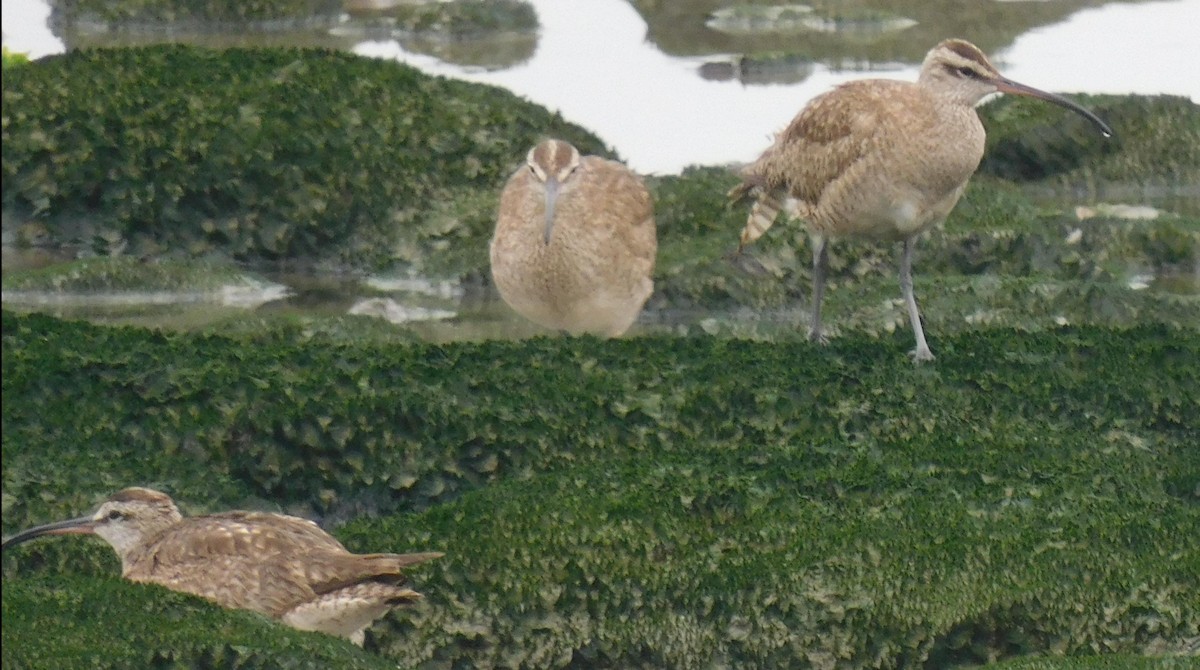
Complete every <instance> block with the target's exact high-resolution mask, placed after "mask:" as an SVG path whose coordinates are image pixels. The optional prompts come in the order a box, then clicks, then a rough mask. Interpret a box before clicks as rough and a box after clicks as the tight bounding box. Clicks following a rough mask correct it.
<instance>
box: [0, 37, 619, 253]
mask: <svg viewBox="0 0 1200 670" xmlns="http://www.w3.org/2000/svg"><path fill="white" fill-rule="evenodd" d="M4 110H5V112H4V115H5V124H4V132H3V134H4V138H3V139H4V146H5V151H4V159H3V171H4V190H3V203H4V207H5V208H6V209H7V210H9V211H12V212H16V213H17V214H18V215H22V214H23V215H24V216H33V217H35V218H37V219H41V220H44V221H45V223H46V225H47V226H48V227H49V228H50V229H51V235H52V237H53V239H54V240H56V241H58V242H60V243H63V242H68V243H69V242H75V243H79V244H82V245H83V246H90V244H91V242H92V240H94V239H96V238H98V237H99V238H102V239H106V240H118V241H121V242H122V243H124V244H128V250H129V252H130V253H134V254H141V253H143V252H145V253H153V254H159V253H162V252H163V248H164V247H165V248H169V249H171V250H173V251H174V252H175V253H184V254H188V255H203V254H206V253H210V252H212V251H220V252H221V253H224V254H227V255H228V256H230V257H232V258H235V259H244V260H254V259H259V260H262V259H268V260H270V259H283V258H286V259H289V260H292V261H296V262H303V261H304V260H305V259H308V260H310V261H311V260H313V259H333V260H336V261H339V262H341V263H343V264H345V265H349V266H353V267H377V266H380V265H384V264H388V263H393V262H401V263H402V262H406V261H410V260H412V258H411V257H408V256H405V255H403V254H402V253H400V252H398V251H397V250H396V248H395V243H394V242H395V237H396V230H397V228H398V227H401V226H404V225H420V222H421V220H422V217H423V216H424V215H425V213H426V212H427V210H428V208H429V207H430V205H431V204H433V203H437V202H439V201H440V200H442V199H444V198H447V197H450V196H451V195H452V194H453V193H455V192H456V189H461V188H464V187H469V188H475V189H483V190H486V191H491V190H497V189H498V188H499V186H500V184H502V183H503V180H504V179H505V178H506V177H507V176H508V175H509V173H510V172H511V171H512V170H513V169H514V168H515V167H516V165H517V164H519V162H520V160H521V157H522V156H524V154H525V152H526V151H528V148H529V147H530V146H532V145H533V144H534V143H536V142H537V141H538V140H539V139H541V138H543V137H545V136H557V137H561V138H563V139H566V140H568V141H571V142H573V143H575V144H576V145H577V146H578V147H579V149H580V150H581V151H583V152H586V153H601V154H605V155H611V154H610V153H609V152H607V151H606V149H605V148H604V147H603V145H602V144H601V143H600V142H599V141H598V140H596V139H595V137H594V136H592V135H591V134H589V133H587V132H586V131H584V130H582V129H581V128H579V127H578V126H575V125H573V124H570V123H568V122H566V121H564V120H563V119H562V118H561V117H559V116H557V115H554V114H551V113H549V112H547V111H546V110H545V109H543V108H541V107H539V106H536V105H533V104H532V103H528V102H525V101H523V100H520V99H519V98H517V97H516V96H514V95H512V94H510V93H508V92H506V91H503V90H500V89H498V88H494V87H490V86H483V85H478V84H470V83H465V82H457V81H451V80H447V79H442V78H436V77H430V76H427V75H423V74H421V73H419V72H417V71H416V70H415V69H413V68H410V67H407V66H404V65H400V64H397V63H390V62H383V61H377V60H371V59H366V58H360V57H356V56H352V55H347V54H342V53H336V52H329V51H323V50H303V49H261V50H246V49H228V50H224V51H213V50H206V49H198V48H191V47H180V46H157V47H148V48H139V49H117V50H95V51H84V52H73V53H71V54H68V55H65V56H55V57H49V58H45V59H40V60H38V61H36V62H34V63H31V64H30V65H29V66H28V67H21V68H14V69H12V71H11V72H6V76H5V78H4ZM18 218H21V217H20V216H18ZM414 222H415V223H414Z"/></svg>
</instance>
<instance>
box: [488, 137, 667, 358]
mask: <svg viewBox="0 0 1200 670" xmlns="http://www.w3.org/2000/svg"><path fill="white" fill-rule="evenodd" d="M657 250H658V242H657V237H656V234H655V228H654V205H653V203H652V202H651V199H650V193H649V192H648V191H647V190H646V187H645V185H644V184H643V183H642V180H641V178H639V177H638V176H637V175H635V174H634V173H633V172H632V171H630V170H629V169H628V168H626V167H625V166H624V165H621V164H620V163H617V162H615V161H610V160H606V159H604V158H599V157H597V156H580V155H579V151H578V150H577V149H576V148H575V147H573V146H571V145H570V144H569V143H567V142H564V141H562V140H553V139H551V140H545V141H543V142H541V143H539V144H538V145H537V146H535V147H533V148H532V149H530V150H529V153H528V155H526V157H525V165H523V166H522V167H521V168H519V169H518V170H517V171H516V172H515V173H513V175H512V177H510V178H509V180H508V183H507V184H506V185H505V187H504V191H503V193H501V195H500V209H499V212H498V214H497V217H496V232H495V235H494V236H493V237H492V243H491V263H492V278H493V279H494V280H495V282H496V288H497V289H499V291H500V297H502V298H503V299H504V301H505V302H506V303H508V305H509V306H510V307H512V308H513V310H514V311H516V312H517V313H518V314H520V315H522V316H524V317H525V318H527V319H529V320H530V321H533V322H535V323H538V324H541V325H542V326H545V327H547V328H553V329H556V330H565V331H567V332H570V333H573V334H578V333H595V334H598V335H603V336H607V337H615V336H618V335H620V334H622V333H624V332H625V331H626V330H628V329H629V327H630V326H631V325H633V322H634V321H635V320H636V319H637V316H638V313H639V312H641V310H642V306H643V305H645V304H646V299H647V298H649V297H650V293H651V292H652V291H653V290H654V282H653V280H652V279H651V277H650V276H651V273H653V271H654V259H655V253H656V252H657Z"/></svg>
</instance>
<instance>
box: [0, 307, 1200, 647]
mask: <svg viewBox="0 0 1200 670" xmlns="http://www.w3.org/2000/svg"><path fill="white" fill-rule="evenodd" d="M3 333H4V347H3V370H4V374H3V376H2V379H0V383H2V384H3V393H4V397H5V402H4V403H3V425H4V434H5V439H4V442H3V461H4V464H5V466H4V471H3V477H4V492H5V495H4V529H5V532H6V533H7V532H12V531H13V530H15V529H17V528H21V527H25V526H28V525H30V524H32V523H36V522H41V521H45V520H48V519H54V518H64V517H67V516H71V515H75V514H78V513H80V512H81V511H82V510H86V509H90V508H92V507H93V506H94V503H95V500H96V499H98V498H99V497H102V496H104V495H107V494H109V493H111V491H112V490H114V489H116V488H118V487H120V486H124V485H128V484H147V485H153V486H156V487H158V488H161V489H164V490H167V491H170V492H171V493H172V494H173V496H174V497H175V498H177V499H178V500H180V502H181V503H182V504H184V506H185V508H187V511H188V512H189V513H199V512H203V511H206V510H212V509H229V508H258V509H277V510H283V511H288V512H292V513H302V514H308V515H314V514H315V515H316V516H318V517H324V518H323V520H324V522H325V523H326V525H327V526H328V527H330V528H331V529H332V530H333V532H334V533H335V534H336V535H337V536H338V537H339V538H340V539H342V540H343V541H344V542H345V543H346V544H347V545H348V547H350V548H351V549H352V550H354V551H402V550H409V549H412V548H421V549H428V550H438V551H445V552H446V554H447V555H446V557H445V559H443V560H441V561H438V562H436V564H430V566H428V568H422V569H421V570H419V571H414V572H415V574H414V575H413V579H414V582H415V583H416V584H418V585H419V588H420V590H421V591H422V592H423V593H424V594H425V595H426V599H425V601H424V604H423V605H421V606H420V607H417V608H414V609H409V610H402V611H400V612H398V613H396V614H394V615H392V616H391V617H389V618H388V619H387V620H386V621H385V622H383V623H381V624H380V625H378V626H376V627H375V628H374V629H373V631H372V634H371V639H372V640H373V641H372V642H371V644H370V645H369V647H371V648H376V649H377V650H378V652H379V653H380V654H382V655H383V656H385V657H386V659H387V661H388V662H389V663H393V664H398V665H400V666H401V667H429V666H451V667H453V666H460V665H476V666H486V667H493V666H501V665H502V666H508V667H530V668H542V667H558V666H561V665H562V664H563V663H564V662H566V661H567V660H571V662H575V663H578V664H585V665H589V666H600V667H707V666H710V665H714V664H717V665H719V664H725V665H731V666H738V667H751V666H758V667H799V668H804V667H826V666H827V665H828V660H829V659H831V658H838V659H842V661H841V662H842V664H843V665H844V666H845V667H851V668H855V667H863V668H867V667H878V666H879V665H885V666H889V665H890V666H899V665H910V664H919V665H926V664H928V665H930V666H941V667H948V666H953V665H961V664H972V663H980V662H984V661H988V660H997V659H1005V658H1011V657H1015V656H1021V655H1028V654H1069V655H1088V654H1091V653H1094V650H1096V649H1103V650H1106V651H1107V652H1116V653H1122V654H1128V655H1136V654H1140V653H1159V654H1165V653H1171V652H1172V651H1175V652H1179V651H1184V650H1186V649H1188V646H1187V645H1188V644H1189V642H1188V641H1189V640H1192V639H1194V638H1195V637H1196V636H1198V635H1200V611H1197V606H1198V604H1200V597H1198V592H1197V589H1198V588H1200V586H1198V585H1200V579H1198V577H1200V553H1198V549H1197V545H1196V543H1195V542H1194V541H1193V537H1192V536H1193V535H1194V533H1193V532H1191V531H1192V530H1193V529H1194V528H1195V527H1196V525H1197V524H1200V517H1198V514H1200V507H1197V504H1196V502H1197V489H1196V483H1197V481H1200V479H1198V477H1200V451H1197V450H1196V449H1195V448H1194V446H1195V444H1197V443H1198V442H1200V423H1198V422H1197V419H1196V416H1195V412H1194V410H1193V408H1194V407H1195V405H1196V403H1197V402H1200V395H1198V394H1200V386H1197V385H1196V384H1195V383H1194V382H1195V380H1196V379H1197V378H1200V369H1198V366H1200V336H1198V334H1197V331H1196V330H1195V329H1187V328H1172V327H1167V326H1163V325H1143V326H1137V327H1132V328H1128V329H1116V328H1106V327H1064V328H1057V329H1054V330H1045V331H1039V332H1026V331H1022V330H1016V329H1009V328H978V329H975V330H972V331H967V332H962V333H957V334H952V335H947V336H943V337H942V338H941V340H940V341H939V342H938V351H939V359H938V361H937V365H936V366H925V367H917V368H914V367H913V366H912V364H911V363H910V362H909V361H908V360H907V359H906V358H905V357H904V356H903V351H904V350H905V349H906V348H907V347H908V346H909V338H908V336H907V335H906V334H897V335H896V336H895V337H885V338H883V339H882V340H876V339H872V338H869V337H864V336H861V335H857V334H849V335H847V336H844V337H840V338H837V339H835V340H834V341H833V342H832V343H831V344H830V345H829V346H828V347H818V346H816V345H813V344H810V343H808V342H805V341H803V340H802V339H801V338H792V339H788V340H785V341H780V342H761V341H751V340H745V339H733V338H717V337H709V336H692V337H661V336H660V337H641V338H629V339H622V340H599V339H596V338H538V339H533V340H528V341H523V342H495V341H494V342H487V343H480V344H455V345H440V344H428V343H411V344H396V343H390V344H389V343H384V344H380V343H358V344H355V343H351V342H345V341H341V342H332V341H322V340H321V339H319V338H306V337H302V336H296V337H290V336H288V335H287V334H286V333H281V334H280V335H279V336H278V337H276V338H274V339H268V340H245V339H242V338H236V339H234V338H226V337H219V336H211V335H193V334H164V333H155V332H151V331H146V330H141V329H133V328H103V327H97V326H92V325H88V324H85V323H79V322H65V321H59V320H56V319H51V318H47V317H44V316H36V315H34V316H16V315H13V314H11V313H8V312H5V313H4V324H3ZM1048 371H1053V373H1052V374H1050V373H1048ZM514 389H520V392H519V393H514V392H513V390H514ZM348 519H352V521H350V522H349V523H344V522H345V521H346V520H348ZM3 570H4V577H5V598H4V607H5V608H6V609H5V626H4V627H3V635H4V654H5V664H6V666H7V665H9V664H13V665H16V666H19V665H25V666H26V667H35V668H37V667H57V666H51V665H49V663H50V661H47V660H46V659H47V658H48V654H49V653H50V652H49V651H48V650H49V649H52V648H53V647H52V646H50V645H51V641H47V640H46V639H44V637H43V636H45V635H47V634H50V635H56V636H60V637H62V638H63V640H62V641H61V642H59V644H64V645H66V646H67V647H68V648H71V649H79V650H81V651H80V652H79V653H80V654H81V655H82V656H81V658H92V657H91V656H87V655H86V654H90V653H93V652H89V651H88V650H89V649H93V648H98V649H101V650H104V649H110V648H112V646H113V645H119V644H120V642H115V641H114V640H123V639H125V638H124V636H120V635H119V636H116V637H114V636H113V635H112V631H114V630H116V631H123V630H126V629H128V630H130V631H133V630H138V629H139V628H138V627H139V626H141V627H142V628H141V630H144V631H145V632H143V633H139V634H137V635H134V636H132V637H130V639H133V640H137V641H140V645H139V647H138V648H142V647H144V648H146V649H152V650H155V652H156V653H157V652H158V651H159V650H164V649H165V650H171V651H172V652H173V653H174V655H173V656H172V658H173V659H176V660H177V661H178V662H179V663H180V664H181V665H183V666H184V667H210V666H208V665H204V663H206V662H207V661H205V660H204V659H206V658H207V659H211V658H212V657H213V655H216V657H217V658H224V657H223V656H220V654H221V653H228V652H224V651H219V650H223V649H225V647H224V646H223V645H226V644H228V645H230V647H231V648H232V649H233V650H235V651H236V652H237V654H239V656H238V657H237V658H239V659H241V658H247V659H252V660H246V661H245V662H244V663H242V664H240V665H239V666H238V667H276V666H272V665H270V660H269V659H270V658H273V657H274V656H272V654H274V653H275V652H274V651H273V650H278V649H279V648H280V647H281V646H282V648H283V649H294V648H297V647H296V645H297V644H307V642H297V641H296V640H298V638H296V637H295V636H297V635H303V634H301V633H298V632H296V631H289V630H287V629H285V628H284V627H282V626H276V627H275V628H273V629H269V626H263V627H259V626H258V625H257V623H256V624H255V625H254V626H251V625H249V624H247V623H246V622H247V621H248V619H247V617H248V616H251V615H247V614H246V613H244V612H243V613H236V612H234V613H221V612H220V611H218V610H216V609H215V608H210V607H208V606H204V605H203V603H199V602H198V601H194V599H189V598H185V597H183V596H178V595H174V594H168V593H167V592H164V591H161V590H148V589H149V587H131V586H130V585H127V584H124V583H122V582H119V581H116V580H115V575H116V573H117V567H116V565H115V559H114V558H113V554H112V552H111V551H110V550H109V549H108V548H107V547H104V546H103V545H102V544H101V543H98V542H89V541H86V540H82V539H79V538H58V539H53V540H52V539H47V540H44V541H40V542H36V543H29V544H27V545H22V546H21V547H20V549H19V550H17V551H12V552H5V555H4V559H3ZM70 574H77V575H80V576H78V577H74V578H71V577H69V575H70ZM60 578H65V579H67V580H68V581H67V584H68V585H70V584H74V583H76V582H78V583H79V584H80V586H78V587H76V588H59V587H57V586H55V584H56V582H57V580H58V579H60ZM93 600H95V601H97V604H94V603H93V602H92V601H93ZM35 603H36V605H35ZM104 603H108V604H104ZM97 608H102V609H99V610H97ZM96 611H99V612H100V613H101V616H95V615H94V612H96ZM13 614H16V616H11V615H13ZM156 617H157V618H156ZM163 617H167V618H169V619H171V620H172V621H173V622H174V624H173V625H172V626H171V629H170V630H163V629H162V627H161V626H162V624H161V623H160V621H161V619H162V618H163ZM210 617H211V618H210ZM147 618H149V619H147ZM150 619H153V620H152V621H151V620H150ZM254 621H255V622H261V623H263V624H267V623H269V622H267V621H266V620H265V619H261V618H257V619H254ZM249 636H252V639H250V637H249ZM310 638H313V639H314V641H313V644H318V645H330V644H333V643H334V642H336V643H337V644H344V643H343V642H340V641H334V642H328V641H327V640H326V638H324V637H322V636H319V635H316V634H312V635H310V636H307V637H305V638H304V639H305V640H308V639H310ZM51 640H53V638H51ZM346 647H347V648H348V649H350V650H351V651H353V648H352V647H350V646H349V645H346ZM302 648H304V649H309V648H308V647H302ZM339 648H340V647H339ZM331 649H333V648H332V647H329V648H327V649H326V648H322V647H316V648H312V649H311V653H314V654H324V653H326V651H328V650H331ZM204 650H207V651H204ZM113 653H114V654H116V655H115V656H114V657H113V658H116V659H124V658H127V657H126V656H124V655H123V654H125V653H127V652H125V651H121V652H120V653H117V652H116V651H114V652H113ZM164 653H165V652H164ZM285 653H290V652H285ZM347 653H350V652H347ZM193 654H195V655H197V656H198V657H199V660H195V661H193V660H189V659H192V658H196V656H193ZM205 654H208V655H207V656H205ZM317 658H320V659H324V658H326V657H325V656H318V657H317ZM347 658H352V659H357V658H362V657H359V656H348V657H347ZM572 659H573V660H572ZM322 662H324V661H322ZM348 662H349V661H348ZM193 663H195V664H196V665H195V666H193V665H192V664H193ZM1071 663H1073V662H1068V663H1066V664H1065V665H1063V666H1062V667H1066V668H1072V667H1088V666H1086V665H1085V666H1079V665H1072V664H1071ZM85 667H86V666H85ZM97 667H108V666H105V665H103V664H99V665H98V666H97ZM364 667H370V666H364ZM1047 667H1052V668H1053V667H1058V666H1055V665H1050V666H1047ZM1099 667H1104V666H1099Z"/></svg>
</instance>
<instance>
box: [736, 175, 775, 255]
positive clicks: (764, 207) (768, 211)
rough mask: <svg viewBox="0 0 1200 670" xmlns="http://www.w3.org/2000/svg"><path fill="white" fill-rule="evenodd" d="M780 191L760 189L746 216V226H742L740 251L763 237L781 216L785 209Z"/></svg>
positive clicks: (739, 243) (739, 242)
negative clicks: (780, 213) (748, 214)
mask: <svg viewBox="0 0 1200 670" xmlns="http://www.w3.org/2000/svg"><path fill="white" fill-rule="evenodd" d="M781 195H782V194H781V193H780V192H779V191H767V190H763V191H760V192H759V194H758V199H757V200H755V201H754V205H753V206H751V207H750V216H749V217H747V218H746V227H745V228H742V237H741V240H739V241H738V253H741V251H742V249H744V248H745V247H746V246H747V245H749V244H750V243H752V242H754V240H757V239H758V238H760V237H762V236H763V234H764V233H766V232H767V229H769V228H770V227H771V226H772V225H773V224H774V223H775V219H776V218H778V217H779V212H780V210H782V209H783V200H782V198H781Z"/></svg>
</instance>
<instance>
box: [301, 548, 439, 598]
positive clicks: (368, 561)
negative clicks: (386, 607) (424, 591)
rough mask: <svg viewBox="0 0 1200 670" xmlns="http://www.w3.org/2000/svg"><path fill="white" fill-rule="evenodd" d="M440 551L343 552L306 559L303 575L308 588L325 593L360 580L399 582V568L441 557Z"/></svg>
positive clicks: (400, 570) (401, 572)
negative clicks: (417, 552) (398, 552)
mask: <svg viewBox="0 0 1200 670" xmlns="http://www.w3.org/2000/svg"><path fill="white" fill-rule="evenodd" d="M441 556H442V554H441V553H440V552H423V553H419V554H343V555H340V556H329V557H327V560H322V561H309V562H307V563H306V564H305V565H306V568H307V571H306V574H305V577H306V579H307V581H308V584H309V585H310V586H311V588H312V590H313V591H314V592H316V593H317V594H318V595H319V594H324V593H329V592H332V591H337V590H339V589H342V588H345V587H347V586H350V585H352V584H357V583H359V582H363V581H375V582H380V583H384V584H391V585H395V586H399V585H402V584H404V583H405V582H406V581H407V579H406V578H405V577H404V574H403V570H404V569H405V568H407V567H409V566H411V565H416V564H417V563H423V562H425V561H428V560H432V559H435V558H439V557H441Z"/></svg>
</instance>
